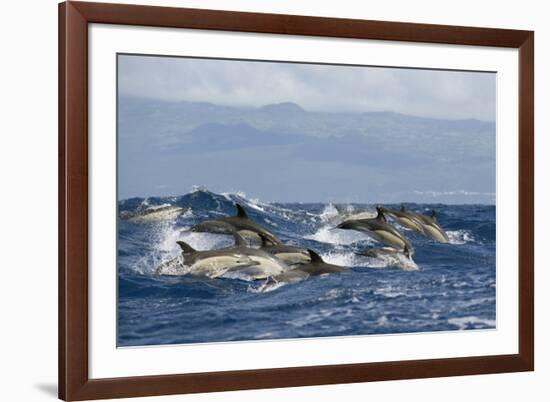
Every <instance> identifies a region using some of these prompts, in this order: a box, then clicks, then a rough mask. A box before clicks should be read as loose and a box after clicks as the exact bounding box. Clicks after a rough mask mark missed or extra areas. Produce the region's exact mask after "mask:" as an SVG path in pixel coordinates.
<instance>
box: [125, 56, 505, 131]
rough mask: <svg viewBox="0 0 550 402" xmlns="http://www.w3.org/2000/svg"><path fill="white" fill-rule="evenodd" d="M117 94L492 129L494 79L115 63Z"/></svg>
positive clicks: (287, 66)
mask: <svg viewBox="0 0 550 402" xmlns="http://www.w3.org/2000/svg"><path fill="white" fill-rule="evenodd" d="M119 91H120V94H121V95H133V96H139V97H146V98H152V99H161V100H171V101H180V100H182V101H192V102H209V103H215V104H219V105H228V106H239V107H253V108H255V107H260V106H263V105H266V104H271V103H281V102H294V103H297V104H299V105H300V106H302V107H303V108H304V109H306V110H310V111H322V112H355V113H360V112H372V111H392V112H397V113H404V114H410V115H417V116H425V117H436V118H448V119H468V118H475V119H480V120H488V121H494V120H495V115H496V74H494V73H482V72H461V71H437V70H419V69H398V68H383V67H356V66H334V65H318V64H316V65H313V64H295V63H277V62H254V61H235V60H216V59H193V58H180V57H148V56H131V55H121V56H119Z"/></svg>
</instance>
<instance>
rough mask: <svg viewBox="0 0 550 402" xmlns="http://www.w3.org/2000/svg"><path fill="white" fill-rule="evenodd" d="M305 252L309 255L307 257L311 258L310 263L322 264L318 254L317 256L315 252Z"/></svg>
mask: <svg viewBox="0 0 550 402" xmlns="http://www.w3.org/2000/svg"><path fill="white" fill-rule="evenodd" d="M307 252H308V253H309V257H310V258H311V262H324V261H323V259H322V258H321V256H320V255H319V254H317V253H316V252H315V251H313V250H311V249H309V248H308V249H307Z"/></svg>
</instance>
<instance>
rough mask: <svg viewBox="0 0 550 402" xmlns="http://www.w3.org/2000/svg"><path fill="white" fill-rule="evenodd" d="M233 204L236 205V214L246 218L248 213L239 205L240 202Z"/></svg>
mask: <svg viewBox="0 0 550 402" xmlns="http://www.w3.org/2000/svg"><path fill="white" fill-rule="evenodd" d="M235 206H236V207H237V216H238V217H239V218H246V219H248V214H247V213H246V211H245V210H244V208H243V207H242V206H241V205H240V204H235Z"/></svg>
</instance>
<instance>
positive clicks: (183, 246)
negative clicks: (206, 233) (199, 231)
mask: <svg viewBox="0 0 550 402" xmlns="http://www.w3.org/2000/svg"><path fill="white" fill-rule="evenodd" d="M176 243H178V246H180V247H181V250H182V251H183V252H184V253H186V254H190V253H196V252H197V250H195V249H194V248H193V247H191V246H190V245H189V244H187V243H186V242H184V241H181V240H179V241H177V242H176Z"/></svg>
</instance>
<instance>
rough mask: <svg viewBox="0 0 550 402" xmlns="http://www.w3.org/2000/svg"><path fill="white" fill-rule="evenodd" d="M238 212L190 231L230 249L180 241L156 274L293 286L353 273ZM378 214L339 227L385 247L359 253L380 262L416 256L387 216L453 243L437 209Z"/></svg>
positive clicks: (352, 219) (357, 217)
mask: <svg viewBox="0 0 550 402" xmlns="http://www.w3.org/2000/svg"><path fill="white" fill-rule="evenodd" d="M236 208H237V214H236V215H235V216H230V217H225V218H220V219H213V220H206V221H203V222H201V223H198V224H196V225H194V226H193V227H192V228H191V229H190V230H191V231H192V232H200V233H216V234H226V235H231V236H233V239H234V244H233V245H232V246H230V247H225V248H221V249H217V250H205V251H200V250H195V249H194V248H193V247H191V246H190V245H189V244H187V243H185V242H183V241H178V242H177V244H178V245H179V246H180V248H181V250H182V252H181V255H180V256H179V257H176V258H174V259H173V260H171V261H167V262H164V263H163V264H161V265H160V266H159V267H157V269H156V271H155V272H156V274H159V275H174V274H177V273H176V272H182V271H178V270H174V267H175V266H179V265H181V266H185V267H187V269H186V270H185V271H184V272H185V273H186V274H192V275H197V276H205V277H209V278H219V277H222V276H228V275H231V274H235V273H237V274H239V275H244V276H246V277H248V278H251V279H253V280H260V279H267V282H266V284H267V283H279V282H286V283H292V282H298V281H301V280H304V279H306V278H308V277H310V276H319V275H327V274H332V273H338V272H344V271H349V268H347V267H341V266H338V265H333V264H329V263H326V262H325V261H323V259H322V257H321V256H319V254H317V253H316V252H315V251H313V250H311V249H305V248H301V247H297V246H293V245H287V244H283V243H282V242H281V240H279V238H278V237H277V236H276V235H275V234H274V233H272V232H271V231H269V230H268V229H266V228H265V227H263V226H262V225H260V224H258V223H256V222H254V221H252V220H251V219H250V218H249V217H248V214H247V213H246V211H245V209H244V208H243V207H242V206H241V205H239V204H236ZM376 210H377V215H376V217H374V218H373V217H366V216H365V214H356V215H354V216H350V217H348V219H346V220H344V221H343V222H341V223H340V224H338V225H337V226H336V227H335V229H343V230H355V231H360V232H364V233H366V234H367V235H369V236H370V237H372V238H374V239H375V240H377V241H379V242H381V243H383V244H384V245H385V247H381V248H370V249H367V250H363V251H360V252H357V254H359V255H363V256H367V257H374V258H379V257H381V256H390V257H391V256H397V255H399V254H402V255H404V256H406V257H407V258H409V259H411V258H412V255H413V254H414V249H413V247H412V244H411V243H410V241H409V240H408V239H407V238H406V237H405V236H404V235H403V234H402V233H401V232H399V231H398V230H397V228H396V227H395V226H393V225H392V223H390V222H389V221H388V219H387V217H386V216H389V217H391V219H392V220H393V221H395V222H397V223H399V225H401V226H403V227H405V228H408V229H411V230H414V231H415V232H417V233H419V234H422V235H424V236H427V237H429V238H431V239H432V240H434V241H437V242H441V243H448V242H449V238H448V236H447V234H446V233H445V231H444V230H443V228H441V226H440V225H439V224H438V222H437V218H436V213H435V211H432V213H431V215H430V216H426V215H422V214H419V213H416V212H412V211H406V210H405V207H404V206H401V209H400V210H395V209H389V208H382V207H377V208H376Z"/></svg>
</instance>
